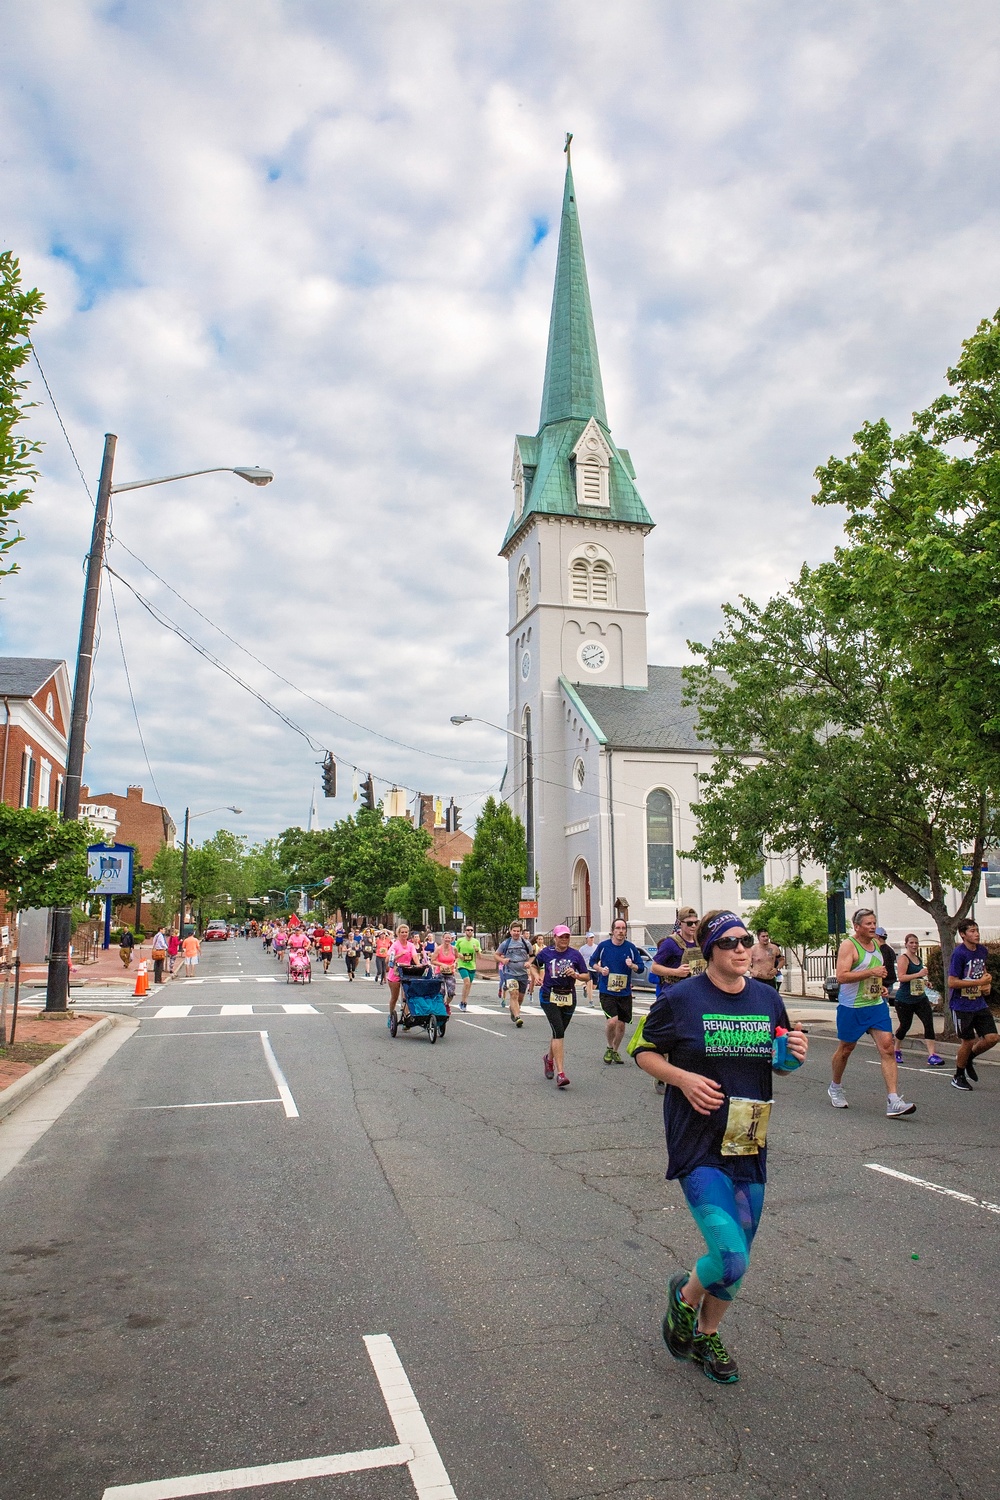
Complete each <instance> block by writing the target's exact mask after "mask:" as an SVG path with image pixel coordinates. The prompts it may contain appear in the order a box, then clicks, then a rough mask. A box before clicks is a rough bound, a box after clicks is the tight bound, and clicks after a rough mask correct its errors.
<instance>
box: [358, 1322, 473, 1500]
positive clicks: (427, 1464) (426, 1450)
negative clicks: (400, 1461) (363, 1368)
mask: <svg viewBox="0 0 1000 1500" xmlns="http://www.w3.org/2000/svg"><path fill="white" fill-rule="evenodd" d="M365 1348H366V1349H367V1350H368V1358H369V1359H370V1360H371V1362H372V1367H373V1369H374V1371H375V1375H376V1377H377V1379H378V1383H379V1385H380V1386H381V1387H382V1396H383V1398H384V1400H385V1404H386V1406H387V1407H388V1408H389V1416H390V1417H391V1418H392V1425H393V1427H395V1429H396V1436H397V1438H398V1439H399V1441H400V1443H401V1444H406V1445H408V1446H409V1447H410V1448H411V1449H412V1450H413V1457H412V1458H411V1459H409V1460H408V1461H407V1465H406V1466H407V1468H408V1469H409V1471H410V1478H411V1479H412V1481H413V1488H414V1489H415V1490H416V1492H417V1500H457V1497H456V1495H455V1491H454V1489H453V1488H452V1484H451V1480H450V1479H449V1478H448V1470H447V1469H446V1468H445V1466H444V1463H443V1461H442V1458H441V1455H440V1453H439V1452H438V1449H437V1444H436V1443H435V1441H434V1439H433V1437H432V1436H431V1430H430V1428H429V1427H428V1425H427V1422H426V1420H425V1418H424V1414H423V1412H422V1411H421V1410H420V1405H419V1402H418V1401H417V1398H416V1396H415V1395H414V1394H413V1387H412V1386H411V1385H410V1382H409V1380H408V1379H407V1375H406V1371H405V1370H404V1369H403V1366H402V1363H401V1361H400V1358H399V1355H398V1354H397V1353H396V1346H395V1344H394V1343H393V1342H392V1339H391V1338H390V1337H389V1335H388V1334H387V1333H366V1334H365Z"/></svg>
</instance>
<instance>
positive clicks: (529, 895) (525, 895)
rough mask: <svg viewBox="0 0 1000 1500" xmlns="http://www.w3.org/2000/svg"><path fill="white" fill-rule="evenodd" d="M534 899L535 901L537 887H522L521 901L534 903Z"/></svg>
mask: <svg viewBox="0 0 1000 1500" xmlns="http://www.w3.org/2000/svg"><path fill="white" fill-rule="evenodd" d="M534 899H535V887H534V886H533V885H522V887H521V900H522V901H534Z"/></svg>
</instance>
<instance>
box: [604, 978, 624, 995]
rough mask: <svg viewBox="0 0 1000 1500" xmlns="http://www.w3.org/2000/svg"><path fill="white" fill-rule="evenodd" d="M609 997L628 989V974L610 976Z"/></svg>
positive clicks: (608, 983) (607, 981)
mask: <svg viewBox="0 0 1000 1500" xmlns="http://www.w3.org/2000/svg"><path fill="white" fill-rule="evenodd" d="M605 982H606V984H607V987H608V991H607V992H608V994H609V995H617V994H619V993H620V991H622V990H627V989H628V975H627V974H609V975H608V976H607V979H606V981H605Z"/></svg>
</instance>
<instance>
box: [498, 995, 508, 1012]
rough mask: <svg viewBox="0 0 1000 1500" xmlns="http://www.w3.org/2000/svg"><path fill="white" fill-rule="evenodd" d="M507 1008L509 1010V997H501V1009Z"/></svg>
mask: <svg viewBox="0 0 1000 1500" xmlns="http://www.w3.org/2000/svg"><path fill="white" fill-rule="evenodd" d="M506 1008H507V996H506V995H501V996H500V1009H501V1010H505V1009H506Z"/></svg>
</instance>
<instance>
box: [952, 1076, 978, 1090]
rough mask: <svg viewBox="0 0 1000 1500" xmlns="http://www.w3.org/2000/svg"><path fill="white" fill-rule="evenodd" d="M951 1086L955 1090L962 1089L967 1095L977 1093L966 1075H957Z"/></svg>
mask: <svg viewBox="0 0 1000 1500" xmlns="http://www.w3.org/2000/svg"><path fill="white" fill-rule="evenodd" d="M951 1086H952V1088H953V1089H961V1090H962V1092H963V1093H965V1094H971V1093H974V1092H975V1091H974V1089H973V1087H972V1084H971V1083H970V1082H969V1080H968V1079H967V1078H966V1076H965V1074H964V1073H956V1074H955V1076H954V1078H953V1079H952V1080H951Z"/></svg>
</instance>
